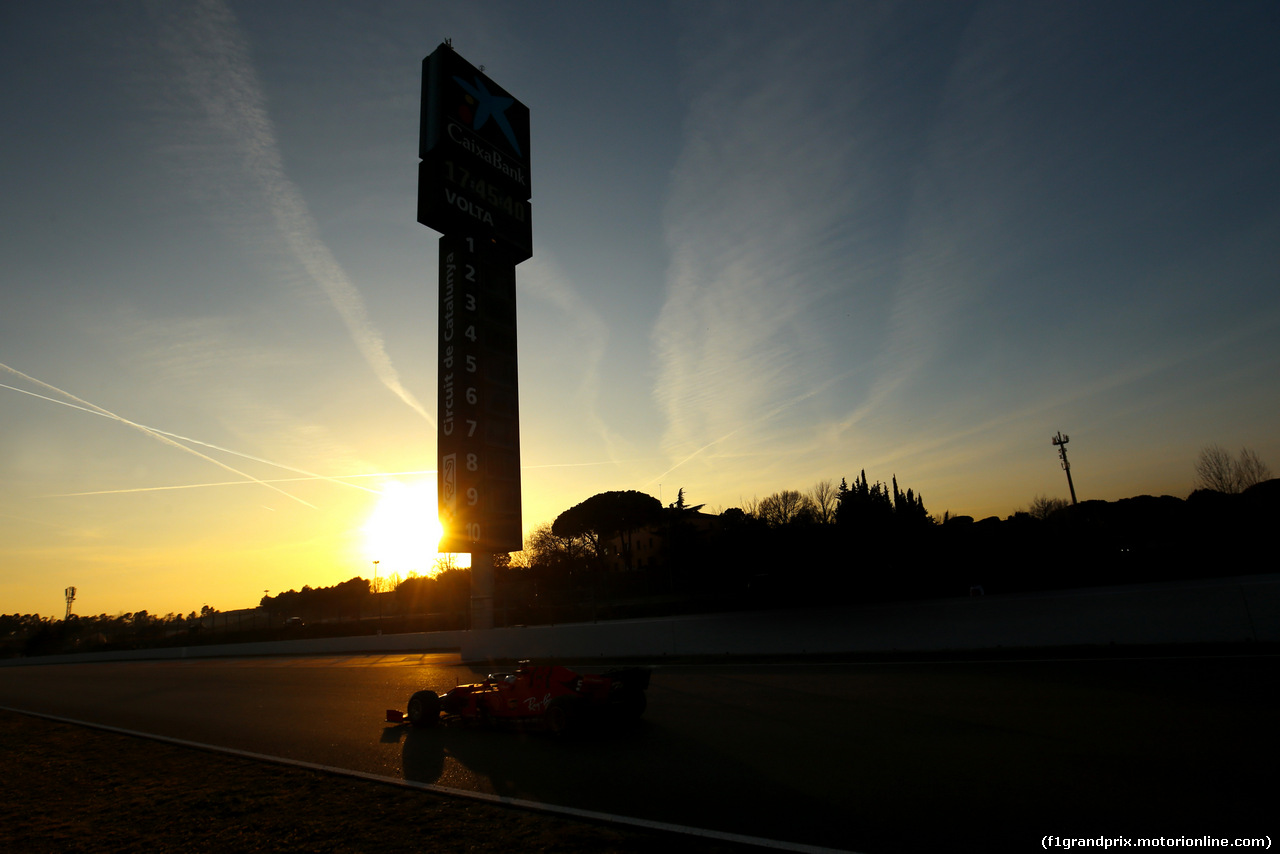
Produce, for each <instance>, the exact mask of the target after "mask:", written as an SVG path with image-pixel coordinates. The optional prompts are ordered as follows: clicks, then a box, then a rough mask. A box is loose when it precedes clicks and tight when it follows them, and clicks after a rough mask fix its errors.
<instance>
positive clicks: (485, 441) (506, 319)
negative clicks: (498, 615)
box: [418, 41, 533, 629]
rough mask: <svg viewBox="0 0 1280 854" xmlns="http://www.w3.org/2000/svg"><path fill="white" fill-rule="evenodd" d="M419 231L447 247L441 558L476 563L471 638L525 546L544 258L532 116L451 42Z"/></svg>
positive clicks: (440, 401) (425, 69)
mask: <svg viewBox="0 0 1280 854" xmlns="http://www.w3.org/2000/svg"><path fill="white" fill-rule="evenodd" d="M418 156H419V157H420V158H421V159H422V162H421V163H420V164H419V165H418V222H420V223H422V224H423V225H425V226H427V227H429V228H433V229H435V230H436V231H439V232H441V233H442V235H443V236H442V237H441V238H440V306H439V309H440V316H439V321H440V322H439V367H438V381H437V398H436V411H437V433H436V436H437V439H436V448H437V450H436V463H437V469H438V474H437V480H436V486H437V490H438V492H437V494H438V501H439V513H440V523H441V524H442V525H443V526H444V538H443V539H442V540H441V541H440V551H443V552H468V553H470V555H471V627H472V628H473V629H488V628H492V626H493V555H494V554H496V553H500V552H512V551H519V550H520V549H521V548H522V547H523V533H522V526H521V518H520V407H519V391H518V385H517V375H518V374H517V369H516V265H517V264H519V263H520V262H521V261H524V260H526V259H528V258H530V257H531V256H532V255H533V229H532V224H531V222H532V216H531V209H530V206H529V199H530V198H531V197H532V191H531V189H530V183H529V108H528V107H526V106H525V105H524V104H522V103H520V102H519V101H517V100H516V99H515V98H513V97H512V96H511V95H510V94H508V93H507V91H506V90H505V89H503V88H502V87H501V86H498V85H497V84H496V83H494V82H493V81H492V80H490V79H489V77H487V76H486V75H485V74H484V73H483V72H482V71H481V70H480V69H478V68H476V67H475V66H473V65H471V63H469V62H467V61H466V60H465V59H463V58H462V57H461V56H459V55H458V54H457V53H456V52H455V51H454V50H453V48H452V46H451V45H450V44H449V42H447V41H446V42H445V43H443V44H441V45H440V47H438V48H436V50H435V51H434V52H433V53H432V54H431V55H430V56H428V57H427V58H426V59H424V60H423V61H422V125H421V134H420V138H419V145H418Z"/></svg>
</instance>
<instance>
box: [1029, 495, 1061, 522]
mask: <svg viewBox="0 0 1280 854" xmlns="http://www.w3.org/2000/svg"><path fill="white" fill-rule="evenodd" d="M1070 506H1071V503H1070V502H1069V501H1067V499H1065V498H1050V497H1049V496H1047V495H1037V496H1036V497H1035V498H1033V499H1031V504H1030V506H1028V507H1027V511H1026V512H1027V515H1028V516H1030V517H1031V518H1033V519H1039V520H1040V521H1042V522H1043V521H1044V520H1045V519H1048V518H1049V517H1050V516H1052V515H1053V514H1054V513H1056V512H1058V511H1059V510H1065V509H1066V508H1068V507H1070Z"/></svg>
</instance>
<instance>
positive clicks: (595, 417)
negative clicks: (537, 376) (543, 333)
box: [520, 249, 623, 457]
mask: <svg viewBox="0 0 1280 854" xmlns="http://www.w3.org/2000/svg"><path fill="white" fill-rule="evenodd" d="M520 285H521V291H522V292H523V293H525V294H527V295H529V296H532V297H534V298H536V299H539V300H542V301H543V302H545V303H547V304H549V305H551V306H552V307H553V308H554V309H555V310H556V311H557V312H559V313H560V314H562V315H563V316H564V323H563V324H562V325H561V327H560V328H561V329H563V330H564V334H565V336H566V338H567V340H566V341H564V342H562V345H561V346H562V348H564V349H566V350H567V351H568V352H571V353H572V354H573V359H572V362H573V364H574V365H575V367H576V368H577V369H578V370H579V371H580V373H579V374H578V382H577V389H576V391H575V393H574V397H575V399H576V402H577V404H578V406H579V408H580V410H581V412H582V413H583V417H584V418H585V420H586V423H587V424H588V425H589V426H590V427H591V428H592V429H593V430H594V431H595V432H596V433H597V434H598V435H599V436H600V438H601V439H602V440H603V441H604V443H605V448H606V450H607V451H608V453H609V455H610V456H611V457H617V456H619V455H620V454H622V453H623V451H622V440H621V439H620V437H618V436H617V435H616V434H615V433H614V432H613V431H612V430H611V429H610V428H609V425H608V424H607V422H606V421H605V419H604V418H603V417H602V416H601V414H600V376H601V365H602V362H603V360H604V355H605V347H606V346H607V345H608V341H609V327H608V324H606V323H605V321H604V319H603V318H602V317H600V315H599V314H597V313H596V311H595V310H594V309H592V308H591V307H590V306H589V305H587V303H586V302H585V301H584V300H583V299H582V297H581V295H580V294H579V293H578V292H577V290H575V289H574V287H573V285H572V283H570V281H569V279H568V276H567V274H566V273H565V272H564V270H563V268H562V267H561V266H560V265H559V264H558V263H557V262H556V259H555V257H554V256H553V255H552V254H551V253H550V252H549V251H547V250H546V249H539V250H538V253H537V254H536V255H535V256H534V257H533V258H531V259H530V260H528V261H526V262H524V264H522V265H521V266H520Z"/></svg>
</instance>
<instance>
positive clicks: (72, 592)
mask: <svg viewBox="0 0 1280 854" xmlns="http://www.w3.org/2000/svg"><path fill="white" fill-rule="evenodd" d="M62 592H63V593H64V594H65V595H66V597H67V616H65V617H63V619H64V620H70V619H71V603H72V602H74V601H76V589H75V588H74V587H68V588H67V589H66V590H64V591H62Z"/></svg>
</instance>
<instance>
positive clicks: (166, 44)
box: [156, 0, 435, 426]
mask: <svg viewBox="0 0 1280 854" xmlns="http://www.w3.org/2000/svg"><path fill="white" fill-rule="evenodd" d="M156 9H157V15H158V16H159V23H160V43H161V46H162V47H163V48H164V49H165V51H166V52H167V53H168V54H169V55H170V56H171V57H172V60H173V63H174V65H175V67H176V69H177V72H178V73H177V74H176V76H175V78H174V80H173V81H172V82H173V84H174V85H175V86H176V87H178V89H180V91H181V93H182V95H183V96H184V100H185V101H187V102H188V103H190V104H191V105H193V106H194V107H195V108H196V109H197V112H198V114H199V115H200V116H201V120H202V122H203V124H204V126H205V127H206V128H207V129H208V130H209V131H210V132H211V133H216V134H217V135H218V136H219V137H220V138H221V139H223V140H225V144H226V145H228V146H229V147H230V148H231V151H230V152H228V153H227V154H228V156H224V157H221V158H213V159H211V160H210V159H209V158H204V160H205V162H203V163H202V164H201V165H200V166H198V167H197V166H195V165H193V167H192V168H193V171H197V170H198V169H201V168H209V165H208V164H209V163H212V164H213V169H214V170H215V171H214V172H212V173H205V174H204V176H203V179H204V180H205V181H206V182H211V183H213V184H217V183H218V182H223V181H225V182H232V183H235V184H242V183H246V182H247V183H248V184H250V185H251V186H252V187H254V188H255V190H256V193H255V201H254V202H253V204H260V205H263V206H265V212H266V215H267V218H268V220H269V221H270V222H271V224H272V225H273V226H274V229H275V231H276V233H277V234H278V235H279V237H280V238H281V239H282V240H283V242H284V244H285V246H286V247H287V249H288V251H289V252H290V253H291V254H292V255H293V257H294V258H296V259H297V261H298V262H299V263H300V264H301V265H302V267H303V269H304V270H305V271H306V273H307V275H308V276H309V277H310V278H311V280H312V281H314V282H315V284H316V285H317V286H318V287H319V288H320V289H321V290H322V291H323V292H324V294H325V295H326V296H327V297H328V298H329V301H330V303H332V305H333V307H334V309H335V310H336V311H337V312H338V315H339V316H340V317H341V318H342V322H343V324H344V325H345V326H346V328H347V332H348V334H349V335H350V337H351V340H352V342H353V343H354V344H355V346H356V349H357V350H358V351H359V352H360V355H361V356H362V357H363V358H364V360H365V362H367V363H368V365H369V367H370V368H371V369H372V370H373V372H374V374H375V376H377V378H378V379H379V380H380V381H381V382H382V384H383V385H385V386H386V387H387V388H388V389H389V390H390V391H391V392H392V393H394V394H395V395H396V396H397V397H399V398H400V399H401V400H402V401H404V402H405V403H406V404H407V405H408V406H409V407H410V408H412V409H413V410H414V411H415V412H417V413H418V414H419V415H421V416H422V417H423V418H425V419H426V420H427V421H428V422H429V423H431V424H432V425H433V426H434V424H435V419H434V418H433V417H432V415H431V414H430V413H429V412H428V411H427V409H426V408H425V407H424V406H423V405H422V403H421V402H419V401H418V399H417V398H416V397H415V396H414V395H413V393H412V392H410V391H409V390H408V389H407V388H406V387H405V386H404V383H403V382H402V381H401V379H400V375H399V373H398V372H397V371H396V369H395V366H394V365H393V364H392V362H391V358H390V356H389V355H388V354H387V350H386V346H385V344H384V341H383V337H382V334H381V332H380V331H379V330H378V328H377V326H376V325H375V324H374V323H373V321H372V320H371V319H370V317H369V314H368V311H367V310H366V308H365V303H364V299H363V297H362V296H361V294H360V292H359V290H358V289H357V288H356V286H355V285H354V284H353V283H352V281H351V279H350V277H349V276H348V275H347V273H346V271H345V270H344V269H343V267H342V265H341V264H339V263H338V261H337V259H336V258H335V257H334V255H333V253H332V252H331V251H330V249H329V247H328V246H327V245H326V244H325V243H324V241H323V240H322V239H321V237H320V233H319V229H318V227H317V225H316V222H315V219H314V218H313V217H312V215H311V211H310V209H309V208H308V206H307V203H306V200H305V199H304V198H303V196H302V193H301V192H300V191H299V189H298V187H297V185H296V184H294V183H293V181H291V180H290V179H289V177H288V175H287V174H286V173H285V169H284V165H283V162H282V160H281V156H280V148H279V145H278V144H277V141H276V133H275V128H274V126H273V124H272V121H271V117H270V116H269V115H268V112H267V102H266V98H265V97H264V95H263V91H262V87H261V85H260V84H259V82H258V78H257V74H256V72H255V70H254V66H253V62H252V60H251V58H250V55H249V48H248V44H247V42H246V40H245V38H244V36H243V35H242V33H241V31H240V28H239V26H238V25H237V23H236V20H235V16H234V15H233V14H232V13H231V11H230V10H229V9H228V8H227V6H226V4H225V3H223V2H221V0H200V2H196V3H193V4H189V5H188V4H182V5H176V4H158V5H157V7H156ZM207 144H208V143H207V141H204V140H202V141H201V142H200V143H199V144H197V145H196V146H195V148H196V151H201V150H203V149H204V148H206V147H207ZM219 170H221V173H219ZM235 203H236V204H239V205H245V204H246V203H249V200H247V199H243V198H240V199H236V200H235Z"/></svg>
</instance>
